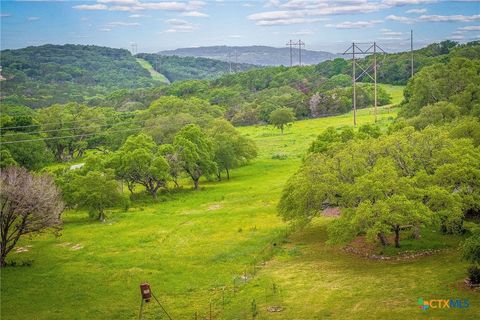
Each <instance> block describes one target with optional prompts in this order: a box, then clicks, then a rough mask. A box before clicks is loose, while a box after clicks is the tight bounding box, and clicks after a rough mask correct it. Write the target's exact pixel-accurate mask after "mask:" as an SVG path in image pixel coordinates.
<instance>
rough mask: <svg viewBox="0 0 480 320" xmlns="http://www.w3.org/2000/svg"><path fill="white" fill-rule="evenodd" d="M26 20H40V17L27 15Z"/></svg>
mask: <svg viewBox="0 0 480 320" xmlns="http://www.w3.org/2000/svg"><path fill="white" fill-rule="evenodd" d="M27 20H28V21H37V20H40V17H28V18H27Z"/></svg>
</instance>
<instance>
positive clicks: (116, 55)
mask: <svg viewBox="0 0 480 320" xmlns="http://www.w3.org/2000/svg"><path fill="white" fill-rule="evenodd" d="M1 57H2V58H1V65H2V76H3V77H4V78H5V80H2V82H1V84H2V93H1V95H2V97H1V98H2V100H3V101H2V102H3V103H11V104H21V105H27V106H29V107H33V108H36V107H42V106H46V105H50V104H53V103H67V102H83V101H84V100H85V98H86V97H93V96H96V95H105V94H108V93H110V92H112V91H114V90H117V89H123V88H131V89H135V88H145V87H152V86H155V85H158V84H159V83H160V82H159V81H155V80H153V79H152V77H151V75H150V73H149V72H148V70H146V69H145V68H143V67H142V66H141V65H140V64H139V63H138V62H137V61H136V59H135V58H134V57H133V56H132V55H131V54H130V52H129V51H128V50H124V49H113V48H107V47H99V46H85V45H72V44H67V45H43V46H38V47H27V48H23V49H16V50H2V51H1Z"/></svg>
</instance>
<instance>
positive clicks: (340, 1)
mask: <svg viewBox="0 0 480 320" xmlns="http://www.w3.org/2000/svg"><path fill="white" fill-rule="evenodd" d="M438 1H439V0H286V1H279V0H270V1H266V2H265V5H264V7H267V8H270V11H263V12H258V13H254V14H251V15H249V16H248V17H247V18H248V20H250V21H253V22H254V23H255V24H256V25H261V26H271V25H285V24H295V23H311V22H315V21H318V20H315V19H314V18H315V17H322V16H332V15H343V14H352V15H353V14H355V15H358V14H362V13H371V12H377V11H380V10H384V9H389V8H394V7H399V6H406V5H420V4H427V3H435V2H438ZM272 8H273V9H272ZM424 10H425V9H412V10H409V11H412V13H419V14H420V13H425V12H426V11H424ZM392 17H395V16H392ZM306 19H312V20H306ZM407 19H408V18H406V17H404V18H402V19H401V21H400V22H403V23H413V22H414V20H413V19H412V20H407ZM299 21H301V22H299ZM396 21H397V20H396Z"/></svg>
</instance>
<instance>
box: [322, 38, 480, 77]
mask: <svg viewBox="0 0 480 320" xmlns="http://www.w3.org/2000/svg"><path fill="white" fill-rule="evenodd" d="M455 57H464V58H468V59H480V42H479V41H473V42H469V43H466V44H459V43H458V42H455V41H450V40H446V41H442V42H440V43H432V44H430V45H428V46H426V47H424V48H421V49H418V50H414V51H413V58H414V59H413V60H414V64H413V69H414V72H418V71H420V70H421V69H422V68H423V67H426V66H430V65H433V64H436V63H445V62H448V61H449V60H450V59H452V58H455ZM372 59H373V56H367V57H366V58H364V59H360V61H359V62H360V64H362V65H364V66H365V67H366V66H367V65H368V64H369V63H371V62H372ZM378 63H379V67H378V75H377V79H378V81H379V82H381V83H388V84H402V85H403V84H406V83H407V81H408V80H409V79H410V76H411V53H410V52H408V51H405V52H400V53H387V54H386V55H384V56H382V55H380V56H379V58H378ZM316 71H317V72H318V73H319V74H321V75H323V76H325V77H332V76H334V75H338V74H346V75H350V74H351V72H352V66H351V61H348V60H343V59H335V60H332V61H325V62H322V63H320V64H318V65H317V66H316ZM363 81H371V80H370V79H369V78H368V77H364V79H363Z"/></svg>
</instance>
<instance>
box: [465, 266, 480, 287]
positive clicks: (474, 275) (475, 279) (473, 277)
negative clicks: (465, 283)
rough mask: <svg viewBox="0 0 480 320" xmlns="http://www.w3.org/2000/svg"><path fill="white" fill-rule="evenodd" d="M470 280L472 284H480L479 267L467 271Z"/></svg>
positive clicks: (471, 267) (472, 267)
mask: <svg viewBox="0 0 480 320" xmlns="http://www.w3.org/2000/svg"><path fill="white" fill-rule="evenodd" d="M467 272H468V278H469V279H470V282H471V283H472V284H480V268H479V267H477V266H470V267H469V268H468V269H467Z"/></svg>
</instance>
